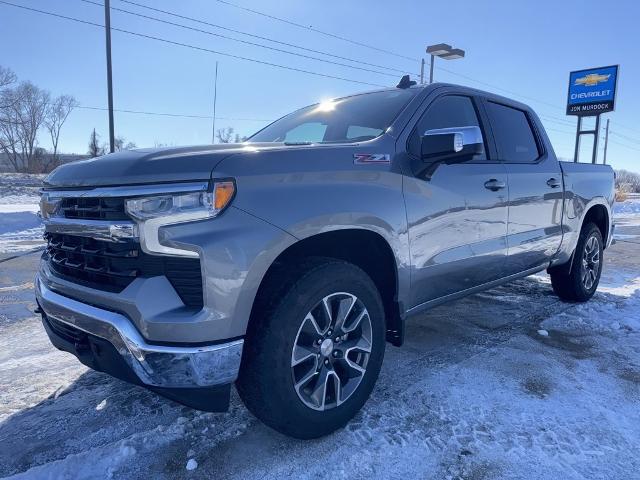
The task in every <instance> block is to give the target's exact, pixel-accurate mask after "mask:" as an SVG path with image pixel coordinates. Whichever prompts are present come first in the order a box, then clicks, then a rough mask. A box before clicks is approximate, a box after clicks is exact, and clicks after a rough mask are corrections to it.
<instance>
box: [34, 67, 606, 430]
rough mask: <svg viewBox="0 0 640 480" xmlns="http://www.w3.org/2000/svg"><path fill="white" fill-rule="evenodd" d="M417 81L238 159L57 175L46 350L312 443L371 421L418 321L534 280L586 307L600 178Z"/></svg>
mask: <svg viewBox="0 0 640 480" xmlns="http://www.w3.org/2000/svg"><path fill="white" fill-rule="evenodd" d="M412 83H413V82H409V81H408V80H407V79H404V80H403V81H402V82H401V83H400V84H399V85H398V87H396V88H389V89H383V90H378V91H374V92H368V93H363V94H358V95H353V96H348V97H344V98H338V99H335V100H332V101H327V102H321V103H319V104H315V105H311V106H308V107H305V108H302V109H300V110H297V111H295V112H293V113H291V114H289V115H287V116H285V117H283V118H281V119H279V120H277V121H275V122H273V123H272V124H270V125H268V126H267V127H265V128H264V129H262V130H261V131H259V132H257V133H256V134H255V135H253V136H252V137H251V138H249V140H248V141H247V142H245V143H242V144H219V145H206V146H199V147H185V148H162V149H143V150H135V151H123V152H118V153H114V154H110V155H105V156H103V157H100V158H97V159H91V160H85V161H80V162H76V163H73V164H68V165H64V166H61V167H59V168H57V169H56V170H55V171H54V172H52V173H51V174H50V175H49V176H48V177H47V178H46V180H45V184H44V188H43V190H42V200H41V214H42V217H43V219H44V222H45V231H46V233H45V236H46V239H47V241H48V246H47V249H46V251H45V252H44V254H43V256H42V260H41V263H40V267H39V271H38V273H37V276H36V280H35V293H36V297H37V302H38V305H39V311H40V312H41V313H42V318H43V324H44V328H45V329H46V331H47V333H48V335H49V337H50V339H51V342H52V343H53V344H54V345H55V346H56V347H58V348H60V349H62V350H65V351H68V352H71V353H72V354H74V355H76V356H77V357H78V358H79V359H80V361H82V362H83V363H84V364H86V365H88V366H89V367H91V368H93V369H96V370H99V371H103V372H106V373H108V374H111V375H113V376H116V377H118V378H121V379H123V380H126V381H129V382H132V383H135V384H138V385H141V386H144V387H146V388H149V389H151V390H154V391H156V392H158V393H160V394H162V395H165V396H167V397H169V398H172V399H174V400H176V401H179V402H182V403H183V404H186V405H189V406H192V407H194V408H198V409H203V410H209V411H224V410H225V409H226V408H227V406H228V402H229V393H230V388H231V386H232V384H234V383H235V385H236V387H237V390H238V392H239V394H240V396H241V398H242V400H243V401H244V402H245V404H246V406H247V407H248V408H249V409H250V410H251V411H252V412H253V413H254V414H255V415H256V416H257V417H258V418H260V419H261V420H262V421H264V422H265V423H266V424H268V425H269V426H271V427H273V428H275V429H276V430H278V431H280V432H283V433H285V434H288V435H291V436H294V437H298V438H312V437H317V436H321V435H325V434H328V433H330V432H332V431H333V430H335V429H337V428H340V427H341V426H343V425H345V424H346V423H347V422H348V421H349V420H350V419H351V418H352V417H353V415H355V413H356V412H357V411H358V410H359V409H360V408H361V407H362V406H363V405H364V403H365V402H366V400H367V398H368V397H369V395H370V393H371V391H372V389H373V388H374V384H375V382H376V380H377V377H378V373H379V371H380V367H381V364H382V360H383V356H384V351H385V345H386V343H391V344H393V345H396V346H401V345H402V343H403V339H404V335H405V324H406V322H407V319H408V318H410V317H411V316H412V315H415V314H418V313H422V312H424V311H426V310H427V309H429V308H431V307H433V306H435V305H438V304H441V303H443V302H447V301H450V300H454V299H457V298H460V297H462V296H465V295H469V294H472V293H475V292H479V291H482V290H486V289H489V288H492V287H494V286H496V285H500V284H503V283H505V282H509V281H512V280H514V279H517V278H521V277H525V276H527V275H531V274H534V273H536V272H541V271H544V270H546V271H547V272H548V273H549V274H550V276H551V284H552V287H553V290H554V291H555V292H556V293H557V294H558V295H559V296H560V298H561V299H563V300H565V301H571V302H583V301H586V300H588V299H589V298H590V297H591V296H592V295H593V294H594V292H595V290H596V288H597V286H598V281H599V278H600V273H601V270H602V262H603V251H604V250H605V249H606V248H607V246H608V245H609V244H610V242H611V239H612V232H613V222H612V216H611V207H612V204H613V199H614V185H613V184H614V174H613V171H612V169H611V168H610V167H609V166H605V165H595V164H579V163H572V162H571V163H569V162H560V161H558V159H557V158H556V155H555V153H554V151H553V148H552V146H551V143H550V142H549V139H548V137H547V135H546V133H545V130H544V128H543V126H542V124H541V122H540V120H539V118H538V117H537V116H536V114H535V113H534V112H533V110H532V109H531V108H529V107H528V106H527V105H524V104H522V103H519V102H516V101H513V100H510V99H507V98H504V97H501V96H497V95H494V94H491V93H488V92H483V91H479V90H475V89H471V88H466V87H461V86H456V85H448V84H437V83H436V84H432V85H427V86H424V85H412ZM452 321H455V320H454V319H452Z"/></svg>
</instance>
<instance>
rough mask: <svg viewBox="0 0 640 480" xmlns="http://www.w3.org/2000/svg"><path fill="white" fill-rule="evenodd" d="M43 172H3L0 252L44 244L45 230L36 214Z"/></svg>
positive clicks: (0, 253) (0, 195) (0, 206)
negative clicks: (36, 173)
mask: <svg viewBox="0 0 640 480" xmlns="http://www.w3.org/2000/svg"><path fill="white" fill-rule="evenodd" d="M42 178H43V177H42V176H41V175H29V174H17V173H2V174H0V255H2V254H10V253H16V252H24V251H29V250H33V249H34V248H39V247H41V246H43V245H44V240H43V239H42V234H43V232H44V229H43V227H42V221H41V220H40V218H39V217H38V215H37V213H38V211H39V210H40V207H39V201H40V198H39V196H38V190H39V188H40V184H41V182H42Z"/></svg>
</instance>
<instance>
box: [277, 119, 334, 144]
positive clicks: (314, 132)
mask: <svg viewBox="0 0 640 480" xmlns="http://www.w3.org/2000/svg"><path fill="white" fill-rule="evenodd" d="M326 131H327V125H326V124H323V123H320V122H309V123H302V124H300V125H298V126H296V127H294V128H292V129H291V130H289V131H288V132H287V133H286V134H285V136H284V141H285V142H291V143H295V142H322V141H323V140H324V134H325V132H326Z"/></svg>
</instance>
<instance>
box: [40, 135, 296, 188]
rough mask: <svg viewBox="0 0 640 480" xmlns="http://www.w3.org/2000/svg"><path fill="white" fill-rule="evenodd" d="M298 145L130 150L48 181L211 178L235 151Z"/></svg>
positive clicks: (63, 170) (85, 183)
mask: <svg viewBox="0 0 640 480" xmlns="http://www.w3.org/2000/svg"><path fill="white" fill-rule="evenodd" d="M290 148H296V147H290V146H286V145H284V144H282V143H252V144H250V145H247V144H238V143H235V144H234V143H228V144H221V145H202V146H196V147H175V148H154V149H140V150H127V151H121V152H117V153H111V154H109V155H104V156H102V157H96V158H92V159H89V160H82V161H79V162H74V163H68V164H66V165H62V166H60V167H58V168H56V169H55V170H54V171H53V172H51V173H50V174H49V176H47V177H46V178H45V180H44V184H45V187H47V188H78V187H98V186H116V185H134V184H143V183H169V182H181V181H193V180H207V179H209V178H210V177H211V172H212V170H213V169H214V168H215V167H216V165H218V164H219V163H220V162H221V161H222V160H224V159H225V158H227V157H229V156H231V155H233V154H235V153H242V152H247V151H248V150H249V151H252V152H256V151H261V150H279V149H290Z"/></svg>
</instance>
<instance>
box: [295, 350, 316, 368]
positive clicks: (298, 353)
mask: <svg viewBox="0 0 640 480" xmlns="http://www.w3.org/2000/svg"><path fill="white" fill-rule="evenodd" d="M317 355H318V353H317V351H316V349H314V348H313V347H306V346H303V345H295V346H294V347H293V355H292V356H291V366H292V367H295V366H296V365H300V364H301V363H303V362H305V361H307V360H309V359H310V358H316V356H317Z"/></svg>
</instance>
